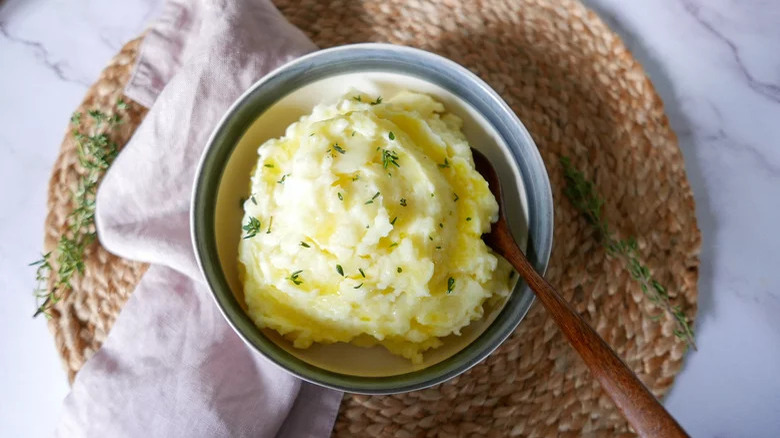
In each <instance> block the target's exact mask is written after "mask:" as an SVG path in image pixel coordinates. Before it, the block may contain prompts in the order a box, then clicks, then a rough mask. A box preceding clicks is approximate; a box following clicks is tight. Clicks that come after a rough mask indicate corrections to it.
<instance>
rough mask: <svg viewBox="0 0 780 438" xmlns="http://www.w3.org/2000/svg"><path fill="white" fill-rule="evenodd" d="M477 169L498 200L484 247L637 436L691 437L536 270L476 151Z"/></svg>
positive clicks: (496, 185)
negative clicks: (522, 286)
mask: <svg viewBox="0 0 780 438" xmlns="http://www.w3.org/2000/svg"><path fill="white" fill-rule="evenodd" d="M472 152H473V155H474V164H475V165H476V169H477V171H478V172H479V173H481V174H482V176H483V177H485V180H487V182H488V184H489V186H490V190H491V192H493V195H494V196H495V197H496V200H497V201H498V205H499V210H498V221H497V222H496V223H494V224H493V227H492V228H491V230H490V233H489V234H485V235H483V236H482V239H483V240H484V241H485V243H486V244H487V245H488V246H489V247H491V248H492V249H493V251H495V252H496V253H498V254H500V255H501V256H503V257H504V258H505V259H506V260H507V261H509V263H510V264H511V265H512V266H514V268H515V269H516V270H517V272H518V273H520V275H521V276H522V277H523V278H524V279H525V281H526V283H528V286H530V287H531V289H532V290H533V291H534V292H535V293H536V296H537V297H538V298H539V301H541V302H542V304H543V305H544V307H545V308H546V309H547V311H548V312H549V313H550V316H552V318H553V320H554V321H555V323H556V324H558V328H560V329H561V331H562V332H563V334H564V335H565V336H566V339H568V340H569V343H570V344H571V346H572V347H574V349H575V350H577V353H579V355H580V357H581V358H582V360H583V361H585V364H586V365H587V366H588V368H590V372H591V373H592V374H593V376H594V377H596V379H597V380H598V381H599V383H601V387H602V388H603V389H604V391H606V393H607V395H609V396H610V398H612V401H614V402H615V404H616V405H617V407H618V409H620V412H622V413H623V416H624V417H626V420H628V422H629V424H631V426H632V427H633V428H634V430H635V431H636V432H637V433H639V435H641V436H644V437H687V436H688V434H687V433H686V432H685V430H684V429H683V428H682V427H681V426H680V425H679V424H678V423H677V421H676V420H675V419H674V418H673V417H672V416H671V415H670V414H669V412H667V410H666V409H664V407H663V405H661V403H659V402H658V400H656V398H655V397H654V396H653V394H652V393H650V391H649V390H648V389H647V388H646V387H645V385H643V384H642V382H641V381H640V380H639V379H638V378H637V377H636V374H634V372H633V371H631V369H630V368H629V367H628V366H626V364H625V363H623V361H622V360H620V357H618V355H617V354H616V353H615V352H614V351H613V350H612V348H610V346H609V345H608V344H607V343H606V342H605V341H604V339H602V338H601V336H599V334H598V333H596V331H595V330H593V328H592V327H591V326H589V325H588V323H586V322H585V320H584V319H582V317H581V316H580V315H579V314H578V313H577V311H576V310H574V308H573V307H572V306H571V304H569V303H568V302H567V301H566V300H564V299H563V297H561V295H560V294H559V293H558V292H557V291H556V290H555V288H554V287H552V286H551V285H550V283H548V282H547V280H545V279H544V278H543V277H542V276H541V275H539V273H537V272H536V270H534V268H533V266H531V264H530V263H529V262H528V259H527V258H526V257H525V255H524V254H523V252H522V251H521V250H520V248H519V247H518V246H517V243H516V242H515V239H514V238H513V237H512V233H511V231H509V226H508V225H507V222H506V216H504V202H503V199H502V198H501V186H500V184H499V181H498V175H497V174H496V170H495V169H494V168H493V166H492V165H491V164H490V161H489V160H488V159H487V157H485V156H484V155H482V154H481V153H480V152H479V151H477V150H474V149H472Z"/></svg>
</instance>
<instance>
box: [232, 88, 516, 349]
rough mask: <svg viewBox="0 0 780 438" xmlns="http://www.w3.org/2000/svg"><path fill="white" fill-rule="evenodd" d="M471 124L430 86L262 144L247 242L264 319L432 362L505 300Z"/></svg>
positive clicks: (302, 124) (491, 201)
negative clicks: (469, 135)
mask: <svg viewBox="0 0 780 438" xmlns="http://www.w3.org/2000/svg"><path fill="white" fill-rule="evenodd" d="M461 124H462V122H461V120H460V119H459V118H458V117H456V116H454V115H452V114H447V113H445V111H444V106H443V105H442V104H441V103H439V102H437V101H435V100H434V99H432V98H431V97H429V96H427V95H423V94H417V93H410V92H405V93H401V94H398V95H396V96H394V97H393V98H391V99H386V100H382V98H380V97H376V98H374V97H370V96H367V95H365V94H361V93H358V92H354V93H350V94H349V95H347V96H345V97H344V98H342V99H341V100H340V101H339V102H337V103H336V104H334V105H319V106H317V107H315V108H314V110H313V112H312V114H311V115H308V116H304V117H302V118H301V119H300V121H298V122H297V123H294V124H292V125H291V126H289V127H288V128H287V130H286V132H285V135H284V136H283V137H281V138H278V139H272V140H269V141H267V142H266V143H265V144H263V145H262V146H260V148H259V149H258V156H259V159H258V164H257V167H256V169H255V171H254V174H253V176H252V183H251V193H252V196H251V197H250V198H249V199H248V200H247V201H246V202H245V203H244V211H245V215H244V222H243V224H242V226H243V239H242V240H241V243H240V245H239V261H240V262H241V265H243V268H244V269H243V271H244V272H242V279H243V280H242V281H243V283H244V295H245V298H246V304H247V307H248V312H249V315H250V316H251V317H252V319H253V320H254V322H255V323H256V324H257V325H258V326H259V327H261V328H266V327H267V328H271V329H274V330H276V331H278V332H279V333H281V334H282V335H284V336H285V337H286V338H288V339H290V340H291V341H292V342H293V343H294V346H295V347H297V348H306V347H309V346H310V345H311V344H312V342H321V343H332V342H353V343H355V344H357V345H364V346H366V345H373V344H376V343H379V344H381V345H383V346H385V347H386V348H387V349H388V350H390V351H391V352H393V353H395V354H400V355H402V356H404V357H407V358H409V359H411V360H412V361H413V362H415V363H420V362H421V361H422V352H423V351H425V350H426V349H429V348H435V347H437V346H439V345H441V340H440V339H439V338H441V337H444V336H448V335H451V334H456V335H458V334H460V330H461V329H462V328H463V327H465V326H466V325H468V324H469V323H470V322H471V321H474V320H476V319H479V318H481V317H482V315H483V304H484V303H485V302H486V300H488V299H496V298H499V297H502V296H505V295H506V294H507V292H508V284H507V283H508V282H507V278H508V277H509V272H510V268H509V266H508V264H507V263H506V261H504V260H503V259H500V258H498V257H496V256H495V255H494V254H493V253H492V252H491V251H490V250H489V249H488V247H487V246H486V245H485V244H484V243H483V241H482V240H481V238H480V236H481V234H482V233H484V232H487V231H489V229H490V224H491V222H492V221H495V220H496V218H497V212H498V205H497V203H496V200H495V198H494V197H493V195H492V194H491V193H490V191H489V189H488V185H487V183H486V182H485V180H484V179H483V178H482V176H481V175H480V174H479V173H477V172H476V171H475V170H474V164H473V161H472V156H471V150H470V149H469V144H468V142H467V141H466V138H465V137H464V136H463V134H462V133H461Z"/></svg>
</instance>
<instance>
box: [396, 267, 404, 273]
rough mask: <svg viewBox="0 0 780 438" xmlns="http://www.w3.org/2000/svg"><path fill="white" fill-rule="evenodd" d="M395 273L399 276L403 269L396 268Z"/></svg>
mask: <svg viewBox="0 0 780 438" xmlns="http://www.w3.org/2000/svg"><path fill="white" fill-rule="evenodd" d="M396 272H398V273H399V274H400V273H401V272H403V269H401V267H400V266H399V267H398V268H396Z"/></svg>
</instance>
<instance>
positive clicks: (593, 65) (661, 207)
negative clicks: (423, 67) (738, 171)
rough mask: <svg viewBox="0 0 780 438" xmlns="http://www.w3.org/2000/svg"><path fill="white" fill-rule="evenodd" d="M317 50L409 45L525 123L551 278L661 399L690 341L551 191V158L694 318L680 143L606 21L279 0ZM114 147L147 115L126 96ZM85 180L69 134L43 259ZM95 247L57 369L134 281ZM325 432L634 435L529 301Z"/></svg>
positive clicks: (122, 59) (517, 0)
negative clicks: (483, 87)
mask: <svg viewBox="0 0 780 438" xmlns="http://www.w3.org/2000/svg"><path fill="white" fill-rule="evenodd" d="M275 3H276V4H277V6H278V7H279V8H280V10H281V11H282V12H283V13H284V14H285V16H287V17H288V19H289V20H290V21H291V22H292V23H293V24H295V25H297V26H298V27H300V28H301V29H303V30H304V32H306V34H307V35H308V36H309V37H310V38H312V40H313V41H314V42H315V43H316V44H318V45H319V46H320V47H330V46H335V45H341V44H346V43H354V42H363V41H382V42H390V43H395V44H402V45H409V46H415V47H419V48H423V49H426V50H430V51H433V52H436V53H439V54H441V55H444V56H446V57H448V58H450V59H452V60H454V61H456V62H458V63H460V64H463V65H464V66H466V67H468V68H469V69H471V70H472V71H473V72H475V73H476V74H478V75H479V76H480V77H481V78H483V79H484V80H486V81H487V82H488V83H489V84H490V85H491V86H492V87H493V88H495V89H496V91H498V92H499V93H500V94H501V95H502V96H503V97H504V99H506V101H507V102H508V103H509V105H510V106H511V107H512V109H513V110H514V111H515V112H516V113H517V114H518V116H519V117H520V119H521V120H523V122H524V123H525V125H526V126H527V128H528V130H529V131H530V132H531V134H532V135H533V137H534V140H535V141H536V143H537V145H538V146H539V150H540V152H541V154H542V157H543V158H544V161H545V163H546V165H547V169H548V173H549V175H550V179H551V183H552V187H553V196H554V199H555V237H554V247H553V252H552V259H551V261H550V268H549V270H548V272H547V278H548V279H549V280H550V282H551V283H552V284H554V285H557V286H558V287H559V288H560V290H561V292H562V293H563V294H564V296H565V297H566V298H567V299H569V300H570V301H571V302H572V303H574V305H575V306H576V308H577V310H578V311H579V312H580V313H581V314H582V315H583V316H584V317H585V319H586V320H588V321H589V322H590V323H591V324H592V325H593V326H594V327H595V328H596V329H597V330H598V332H599V333H600V334H601V335H602V336H603V337H604V338H605V339H606V340H607V342H608V343H610V344H611V345H612V346H613V347H614V348H615V349H616V350H617V352H618V353H619V354H620V356H621V357H623V358H624V359H625V360H626V361H627V363H628V364H629V365H630V366H631V367H632V368H633V369H634V370H635V371H636V372H637V374H638V375H639V377H640V378H641V379H642V380H643V381H644V382H645V383H646V384H647V385H648V386H649V387H650V388H651V390H652V391H653V392H654V393H655V394H656V395H657V396H659V397H660V396H663V395H664V394H665V392H666V391H667V390H668V389H669V387H670V386H671V384H672V382H673V380H674V376H675V374H676V373H677V372H678V371H679V369H680V367H681V365H682V358H683V354H684V351H685V345H684V344H683V343H681V342H680V341H678V340H677V339H676V338H675V337H674V336H673V334H672V331H673V328H674V324H673V322H672V321H671V320H670V319H668V318H665V317H663V318H661V319H660V320H659V321H656V320H655V318H654V317H653V315H656V314H657V313H658V311H657V310H656V309H655V308H653V307H652V305H650V304H649V303H648V301H647V299H646V298H644V296H643V294H642V292H641V290H640V289H639V287H638V285H637V284H636V283H634V282H633V281H632V279H631V278H630V276H629V274H628V273H627V272H626V271H625V270H624V269H623V268H622V266H621V263H620V261H618V260H613V259H609V258H607V256H606V254H605V252H604V250H603V249H602V248H601V247H600V245H599V244H598V242H597V240H596V236H595V235H594V233H593V231H592V229H591V227H590V225H589V224H587V223H586V222H585V220H584V219H583V218H582V216H581V215H580V214H579V213H578V212H577V211H576V210H575V209H574V208H573V207H572V206H571V204H570V203H569V202H568V201H567V200H566V198H565V196H564V195H563V193H562V189H563V187H564V181H563V174H562V169H561V168H560V165H559V164H558V159H559V157H560V156H562V155H566V156H569V157H571V159H572V162H573V163H574V165H575V166H576V167H578V168H580V169H582V170H583V171H584V172H585V174H586V175H587V176H588V177H589V178H591V179H592V180H594V181H595V182H596V185H597V188H598V191H599V192H600V193H601V194H602V195H603V196H604V197H605V198H606V199H607V205H606V206H605V210H604V215H605V217H606V219H607V220H608V221H609V223H610V224H612V226H613V227H614V228H615V229H616V230H617V231H618V232H619V233H620V234H621V235H622V236H629V235H635V236H638V237H639V239H638V241H639V249H640V252H641V254H642V255H643V258H644V260H645V261H646V262H647V265H648V266H649V268H650V269H651V270H652V272H653V274H654V275H655V277H656V278H657V279H658V280H660V281H661V282H662V283H663V284H665V285H666V286H667V287H668V289H669V290H670V295H671V296H672V299H673V301H674V302H675V303H676V304H679V305H680V306H681V307H682V308H683V309H684V310H685V312H686V314H687V316H688V317H689V318H690V319H693V316H694V315H695V313H696V281H697V276H698V251H699V246H700V235H699V232H698V229H697V226H696V218H695V214H694V213H695V212H694V202H693V197H692V194H691V190H690V188H689V185H688V181H687V179H686V176H685V168H684V164H683V159H682V156H681V154H680V151H679V149H678V147H677V140H676V137H675V135H674V133H673V132H672V130H671V129H670V127H669V124H668V121H667V118H666V116H665V114H664V111H663V105H662V103H661V101H660V99H659V98H658V96H657V95H656V93H655V91H654V89H653V87H652V85H651V83H650V82H649V80H648V79H647V77H646V76H645V73H644V71H643V70H642V68H641V66H640V65H639V64H638V63H637V62H636V61H635V60H634V59H633V58H632V56H631V54H630V53H629V52H628V51H627V50H626V48H625V46H624V45H623V43H622V42H621V41H620V39H619V38H618V37H617V36H616V35H615V34H613V33H612V32H611V31H610V30H609V29H608V28H607V27H606V26H605V25H604V24H603V23H602V22H601V20H600V19H599V18H598V17H597V16H596V15H595V14H593V13H592V12H591V11H589V10H587V9H586V8H585V7H584V6H582V5H581V4H579V3H577V2H575V1H566V0H563V1H561V0H504V1H500V0H485V1H471V0H460V1H458V0H448V1H419V0H409V1H402V0H389V1H383V2H375V1H368V0H360V1H344V0H331V1H318V0H316V1H315V0H304V1H294V0H277V1H275ZM139 42H140V40H134V41H131V42H130V43H128V44H127V45H126V46H125V47H124V48H123V49H122V51H121V53H119V54H118V55H117V56H116V57H115V58H114V59H113V60H112V61H111V63H110V64H109V66H108V67H107V68H106V70H104V71H103V73H102V74H101V76H100V78H99V80H98V82H97V83H96V84H94V85H93V86H92V87H91V88H90V90H89V92H88V94H87V97H86V98H85V100H84V102H83V103H82V104H81V106H80V107H79V109H78V111H85V110H87V109H92V108H101V109H104V110H108V109H110V108H111V107H112V106H113V104H114V103H115V102H116V99H117V98H118V97H120V96H121V93H122V89H123V87H124V84H125V83H126V82H127V80H128V79H129V75H130V70H131V67H132V64H133V60H134V59H135V56H136V54H137V49H138V45H139ZM127 113H128V116H127V117H126V119H127V122H126V123H125V124H124V125H122V127H121V130H120V132H119V137H121V138H119V139H118V140H119V141H120V144H121V145H123V144H124V143H125V142H126V141H127V140H128V139H129V137H130V136H131V135H132V133H133V131H134V129H135V127H137V126H138V124H139V123H140V122H141V120H142V119H143V117H144V116H145V114H146V110H145V109H144V108H142V107H141V106H139V105H136V104H134V103H132V102H131V103H130V107H129V109H128V110H127ZM80 172H81V170H80V168H79V166H78V164H77V160H76V152H75V149H74V143H73V140H72V138H71V136H69V135H68V136H66V138H65V140H64V142H63V145H62V151H61V153H60V156H59V157H58V159H57V163H56V165H55V168H54V174H53V176H52V179H51V183H50V188H49V204H48V207H49V215H48V217H47V220H46V241H45V246H46V248H47V250H48V249H51V248H53V247H54V245H55V243H56V241H57V239H58V238H59V236H60V235H61V233H62V232H63V230H64V229H65V225H66V224H65V219H66V216H67V215H68V213H69V212H70V209H71V205H70V204H69V199H70V191H71V190H72V189H73V188H74V186H75V183H76V181H77V177H78V175H79V173H80ZM145 269H146V266H145V265H143V264H140V263H135V262H130V261H126V260H122V259H120V258H117V257H115V256H112V255H111V254H109V253H107V252H106V251H105V250H103V249H102V248H101V247H100V246H99V244H97V243H95V244H94V245H93V246H92V247H90V248H89V249H88V258H87V263H86V271H85V273H84V275H83V276H82V277H80V278H78V279H76V281H75V282H74V289H73V292H72V293H70V294H69V296H68V297H66V298H65V299H64V300H62V301H61V302H59V303H58V304H57V305H56V307H55V310H54V312H53V315H52V318H51V320H50V321H49V327H50V329H51V330H52V333H53V334H54V337H55V341H56V345H57V348H58V350H59V352H60V354H61V355H62V358H63V360H64V363H65V367H66V369H67V371H68V377H69V378H70V379H71V380H72V379H73V377H74V375H75V373H76V372H77V371H78V370H79V368H80V367H81V366H82V365H83V364H84V361H85V360H86V359H88V358H89V356H90V355H91V354H92V353H93V352H94V351H95V350H96V349H97V348H99V346H100V344H101V343H102V341H103V339H105V336H106V333H107V332H108V330H109V329H110V327H111V325H112V323H113V321H114V319H115V318H116V315H117V313H118V312H119V310H120V309H121V308H122V305H123V304H124V302H125V301H126V300H127V298H128V296H129V294H130V293H131V292H132V290H133V288H134V285H135V284H136V283H137V281H138V280H139V278H140V276H141V275H142V274H143V272H144V271H145ZM334 435H337V436H388V437H390V436H392V437H416V436H439V435H441V436H479V437H482V436H491V437H492V436H553V435H557V436H582V435H587V436H610V437H612V436H622V435H631V433H630V431H629V429H628V426H627V424H626V423H625V421H624V420H623V419H622V418H621V416H620V415H619V413H618V412H617V410H616V409H615V408H614V406H613V405H612V402H611V401H610V400H609V399H608V398H607V397H606V396H605V395H604V394H603V393H602V391H601V389H600V388H599V386H598V384H597V383H595V382H594V381H593V380H592V379H591V377H590V376H589V374H588V371H587V369H586V368H585V366H584V365H583V364H582V362H581V361H580V359H579V358H578V357H577V355H576V354H575V353H574V352H573V351H572V350H571V349H570V347H569V346H568V344H567V343H566V341H565V340H564V338H563V336H562V335H561V334H560V333H559V332H558V330H557V328H556V327H555V325H554V323H553V322H552V321H551V320H550V319H549V318H548V317H547V315H546V314H545V311H544V309H543V308H542V307H541V306H539V305H535V306H534V307H533V308H532V309H531V311H530V312H529V314H528V316H527V317H526V318H525V320H524V321H523V323H522V324H521V325H520V327H519V328H518V329H517V331H516V332H515V333H514V334H513V335H512V336H511V337H510V338H509V339H508V340H507V341H506V342H505V343H504V344H503V345H502V346H501V347H500V348H499V349H498V350H497V351H496V352H494V353H493V354H492V355H491V356H490V357H489V358H487V359H486V360H485V361H484V362H483V363H481V364H479V365H478V366H476V367H474V368H473V369H472V370H470V371H468V372H467V373H465V374H463V375H461V376H460V377H457V378H455V379H453V380H451V381H449V382H447V383H444V384H442V385H439V386H436V387H433V388H430V389H427V390H423V391H417V392H412V393H408V394H401V395H392V396H358V395H349V394H348V395H346V396H345V398H344V401H343V403H342V406H341V411H340V413H339V417H338V419H337V421H336V425H335V428H334Z"/></svg>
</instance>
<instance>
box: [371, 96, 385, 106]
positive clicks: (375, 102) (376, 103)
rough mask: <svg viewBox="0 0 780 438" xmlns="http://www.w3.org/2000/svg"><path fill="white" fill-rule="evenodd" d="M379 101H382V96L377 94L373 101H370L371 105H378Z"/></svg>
mask: <svg viewBox="0 0 780 438" xmlns="http://www.w3.org/2000/svg"><path fill="white" fill-rule="evenodd" d="M380 103H382V96H379V97H377V98H376V100H375V101H373V102H370V104H371V105H379V104H380Z"/></svg>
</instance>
